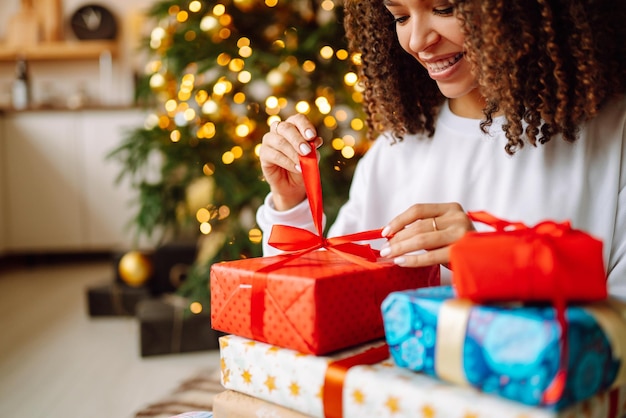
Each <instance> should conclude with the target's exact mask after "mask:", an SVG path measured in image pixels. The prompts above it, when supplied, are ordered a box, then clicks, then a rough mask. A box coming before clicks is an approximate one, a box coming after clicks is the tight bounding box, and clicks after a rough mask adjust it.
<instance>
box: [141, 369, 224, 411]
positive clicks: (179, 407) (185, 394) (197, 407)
mask: <svg viewBox="0 0 626 418" xmlns="http://www.w3.org/2000/svg"><path fill="white" fill-rule="evenodd" d="M223 391H224V387H223V386H222V384H221V383H220V370H219V369H217V370H215V369H211V370H209V369H207V370H202V371H200V372H198V373H197V374H195V375H194V376H192V377H191V378H189V379H187V380H185V381H183V382H182V383H181V384H180V385H179V386H178V387H177V388H176V389H174V391H173V392H172V393H171V394H169V395H168V396H166V397H164V398H162V399H160V400H158V401H156V402H154V403H151V404H149V405H147V406H146V407H145V408H143V409H142V410H140V411H138V412H136V413H135V418H169V417H171V416H173V415H178V414H182V413H184V412H189V411H212V410H213V397H214V396H215V395H217V394H218V393H220V392H223Z"/></svg>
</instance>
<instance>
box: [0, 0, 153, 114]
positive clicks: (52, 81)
mask: <svg viewBox="0 0 626 418" xmlns="http://www.w3.org/2000/svg"><path fill="white" fill-rule="evenodd" d="M36 1H37V0H35V3H36ZM20 2H21V0H2V1H0V46H1V45H2V42H4V40H5V39H6V36H7V33H6V31H7V26H8V22H9V21H10V19H11V16H13V15H14V14H15V13H16V12H17V11H18V10H19V8H20ZM154 2H155V1H154V0H107V1H105V2H100V4H103V5H106V7H107V8H108V9H109V10H111V12H112V13H113V14H114V15H115V17H116V18H117V24H118V40H119V51H118V55H117V57H115V58H114V60H113V61H114V65H113V77H112V88H111V89H106V91H104V92H102V88H101V83H100V74H101V73H100V67H99V63H98V60H97V59H96V60H84V61H83V60H81V61H48V62H33V63H30V74H31V79H32V85H33V96H34V97H33V99H34V101H35V103H38V102H41V101H42V100H45V99H46V98H47V97H50V96H52V97H54V98H56V102H57V103H59V104H64V103H66V102H67V99H68V97H70V96H71V95H74V94H76V93H77V92H78V91H79V89H81V88H85V89H86V90H87V94H88V96H89V97H90V99H91V100H92V101H94V102H95V103H94V104H96V105H97V104H105V105H125V104H129V103H131V101H132V97H133V89H134V85H133V71H134V70H136V69H141V68H139V67H141V64H142V62H143V60H142V59H141V56H140V55H139V58H138V54H137V53H136V46H137V42H138V40H139V38H140V37H141V35H142V18H141V15H142V13H143V12H144V11H145V10H146V9H147V8H149V7H150V6H151V5H152V4H153V3H154ZM91 3H92V2H89V1H88V0H63V1H62V5H63V6H62V7H63V11H62V13H63V23H64V36H65V39H66V40H68V41H76V39H75V37H74V35H73V33H72V30H71V28H69V27H68V23H67V22H68V21H69V19H70V17H71V15H72V14H73V13H74V12H75V11H76V10H77V9H78V8H79V7H81V6H83V5H85V4H91ZM14 69H15V65H14V63H12V62H0V107H5V106H6V105H7V104H9V103H10V91H11V83H12V80H13V76H14ZM99 99H102V100H101V101H102V103H99V102H100V100H99Z"/></svg>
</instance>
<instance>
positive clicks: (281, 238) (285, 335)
mask: <svg viewBox="0 0 626 418" xmlns="http://www.w3.org/2000/svg"><path fill="white" fill-rule="evenodd" d="M300 165H301V167H302V174H303V178H304V183H305V187H306V191H307V197H308V200H309V206H310V209H311V214H312V216H313V221H314V224H315V227H316V232H317V233H313V232H310V231H307V230H304V229H301V228H296V227H292V226H285V225H274V227H273V228H272V234H271V235H270V239H269V243H270V244H271V245H273V246H275V247H276V248H279V249H281V250H283V251H286V254H285V255H280V256H275V257H262V258H252V259H244V260H236V261H230V262H226V263H220V264H214V265H213V266H212V267H211V326H212V327H213V328H215V329H217V330H220V331H224V332H227V333H231V334H235V335H239V336H241V337H246V338H251V339H254V340H257V341H262V342H265V343H269V344H273V345H277V346H281V347H284V348H291V349H294V350H297V351H300V352H301V353H305V354H316V355H320V354H326V353H330V352H332V351H336V350H340V349H343V348H347V347H350V346H353V345H356V344H360V343H364V342H367V341H371V340H374V339H377V338H382V337H383V336H384V328H383V321H382V314H381V311H380V305H381V303H382V301H383V299H384V298H385V297H386V296H387V295H388V294H389V293H391V292H393V291H397V290H406V289H412V288H419V287H424V286H435V285H438V284H439V266H433V267H425V268H403V267H399V266H396V265H395V264H393V263H390V262H384V261H377V259H376V253H375V251H373V250H372V249H371V248H370V247H369V246H368V245H362V244H359V243H358V242H359V241H363V240H370V239H376V238H381V235H380V230H371V231H363V232H358V233H355V234H351V235H344V236H341V237H333V238H328V239H327V238H325V237H324V236H323V234H322V215H323V209H322V189H321V181H320V175H319V169H318V164H317V156H316V153H314V152H312V153H309V155H307V156H301V157H300Z"/></svg>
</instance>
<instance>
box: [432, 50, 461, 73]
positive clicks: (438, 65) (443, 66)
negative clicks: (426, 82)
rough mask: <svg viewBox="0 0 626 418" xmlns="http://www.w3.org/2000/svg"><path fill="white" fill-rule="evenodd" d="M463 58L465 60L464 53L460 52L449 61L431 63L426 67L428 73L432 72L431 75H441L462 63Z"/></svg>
mask: <svg viewBox="0 0 626 418" xmlns="http://www.w3.org/2000/svg"><path fill="white" fill-rule="evenodd" d="M462 58H463V53H462V52H459V53H458V54H456V55H454V56H452V57H450V58H448V59H445V60H441V61H437V62H429V63H428V64H426V65H427V67H428V71H430V72H431V73H440V72H442V71H445V70H447V69H448V68H450V67H452V66H453V65H454V64H456V63H457V62H459V61H461V59H462Z"/></svg>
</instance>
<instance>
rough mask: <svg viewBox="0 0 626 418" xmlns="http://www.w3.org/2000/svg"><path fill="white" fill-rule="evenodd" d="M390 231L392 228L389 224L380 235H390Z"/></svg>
mask: <svg viewBox="0 0 626 418" xmlns="http://www.w3.org/2000/svg"><path fill="white" fill-rule="evenodd" d="M389 231H391V228H390V227H389V226H386V227H384V228H383V230H382V232H381V233H380V235H382V236H383V237H386V236H387V235H389Z"/></svg>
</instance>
